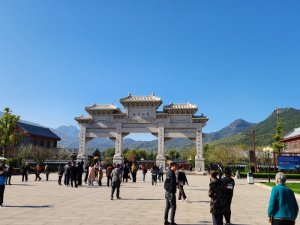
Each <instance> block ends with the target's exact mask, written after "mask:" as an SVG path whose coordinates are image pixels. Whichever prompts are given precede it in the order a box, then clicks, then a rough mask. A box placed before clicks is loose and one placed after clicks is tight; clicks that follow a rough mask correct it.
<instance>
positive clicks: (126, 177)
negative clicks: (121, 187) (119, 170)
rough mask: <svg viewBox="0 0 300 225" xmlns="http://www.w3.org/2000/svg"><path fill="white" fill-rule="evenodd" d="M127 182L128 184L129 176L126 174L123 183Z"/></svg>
mask: <svg viewBox="0 0 300 225" xmlns="http://www.w3.org/2000/svg"><path fill="white" fill-rule="evenodd" d="M124 181H126V182H128V174H126V173H124V175H123V182H124Z"/></svg>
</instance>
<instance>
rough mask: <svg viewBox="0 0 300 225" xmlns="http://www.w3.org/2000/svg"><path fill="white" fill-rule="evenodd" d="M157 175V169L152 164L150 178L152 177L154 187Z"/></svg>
mask: <svg viewBox="0 0 300 225" xmlns="http://www.w3.org/2000/svg"><path fill="white" fill-rule="evenodd" d="M157 174H158V168H157V166H156V165H155V164H154V165H153V166H152V168H151V176H152V185H155V186H156V184H157Z"/></svg>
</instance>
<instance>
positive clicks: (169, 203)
mask: <svg viewBox="0 0 300 225" xmlns="http://www.w3.org/2000/svg"><path fill="white" fill-rule="evenodd" d="M165 198H166V208H165V222H167V221H168V217H169V210H170V209H171V223H174V222H175V221H174V220H175V212H176V193H171V192H167V191H166V193H165Z"/></svg>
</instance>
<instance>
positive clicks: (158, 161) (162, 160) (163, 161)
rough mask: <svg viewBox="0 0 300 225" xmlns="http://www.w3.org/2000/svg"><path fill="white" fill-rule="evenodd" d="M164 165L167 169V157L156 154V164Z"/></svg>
mask: <svg viewBox="0 0 300 225" xmlns="http://www.w3.org/2000/svg"><path fill="white" fill-rule="evenodd" d="M160 164H161V165H162V166H163V168H164V169H166V157H165V156H163V155H157V156H156V165H157V166H159V165H160Z"/></svg>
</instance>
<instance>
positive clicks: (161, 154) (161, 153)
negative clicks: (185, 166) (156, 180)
mask: <svg viewBox="0 0 300 225" xmlns="http://www.w3.org/2000/svg"><path fill="white" fill-rule="evenodd" d="M157 141H158V146H157V147H158V154H157V156H156V164H157V165H160V164H162V165H163V168H166V167H165V164H166V158H165V128H164V124H159V126H158V137H157Z"/></svg>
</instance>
